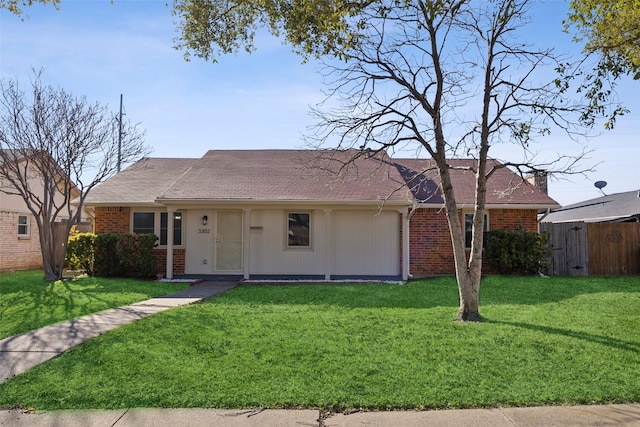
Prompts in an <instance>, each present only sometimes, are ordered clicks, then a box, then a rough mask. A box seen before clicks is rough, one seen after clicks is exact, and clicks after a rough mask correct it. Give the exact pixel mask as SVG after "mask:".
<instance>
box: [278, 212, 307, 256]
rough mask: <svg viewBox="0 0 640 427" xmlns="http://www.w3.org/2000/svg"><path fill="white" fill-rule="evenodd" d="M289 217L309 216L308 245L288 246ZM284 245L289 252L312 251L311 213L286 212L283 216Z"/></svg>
mask: <svg viewBox="0 0 640 427" xmlns="http://www.w3.org/2000/svg"><path fill="white" fill-rule="evenodd" d="M290 215H308V216H309V244H308V245H305V246H302V245H291V244H289V235H290V231H291V230H290V229H289V224H290V221H289V216H290ZM284 222H285V224H284V234H285V235H284V243H285V248H287V249H291V250H310V249H313V232H312V229H313V214H312V212H311V211H305V210H300V211H286V212H285V215H284Z"/></svg>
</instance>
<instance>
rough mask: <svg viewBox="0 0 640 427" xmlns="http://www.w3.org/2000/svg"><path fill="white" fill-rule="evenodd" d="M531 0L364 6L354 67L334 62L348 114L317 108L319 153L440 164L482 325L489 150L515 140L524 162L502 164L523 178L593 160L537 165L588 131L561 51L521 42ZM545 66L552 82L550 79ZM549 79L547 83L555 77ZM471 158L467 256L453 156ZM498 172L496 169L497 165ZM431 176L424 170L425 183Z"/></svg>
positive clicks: (330, 66) (467, 307) (465, 276)
mask: <svg viewBox="0 0 640 427" xmlns="http://www.w3.org/2000/svg"><path fill="white" fill-rule="evenodd" d="M528 3H529V2H528V1H516V0H500V1H492V2H469V1H466V0H461V1H451V2H423V1H417V2H411V4H410V5H408V6H404V7H397V6H386V5H381V6H379V7H376V8H366V9H364V10H363V11H361V12H360V15H359V18H360V19H362V20H363V21H364V22H367V25H366V30H364V31H363V32H361V33H360V38H359V40H360V44H359V45H358V47H357V48H356V49H349V50H347V54H346V55H345V56H346V57H347V59H346V61H345V62H344V63H343V62H340V61H337V62H336V61H334V62H329V63H327V64H326V66H325V68H324V70H325V73H326V78H327V80H328V81H327V83H328V85H329V87H330V88H331V89H330V91H329V98H330V100H331V101H337V104H338V105H339V107H338V108H333V109H331V110H329V111H326V110H323V109H317V110H315V112H316V114H317V116H318V117H319V118H320V127H319V132H318V134H317V135H315V136H314V137H313V138H314V139H315V143H316V144H320V145H321V144H323V143H329V144H334V145H335V140H336V139H337V140H338V141H339V143H338V148H341V149H342V148H345V149H348V148H355V147H357V148H359V149H361V150H362V149H369V150H370V152H377V151H381V150H384V151H387V150H396V149H398V148H400V147H404V146H416V145H417V146H418V147H420V148H421V149H423V150H424V151H426V152H427V153H428V154H429V155H430V156H431V157H432V158H433V160H434V163H435V165H436V167H437V170H438V174H439V177H440V181H441V183H442V184H441V185H442V188H441V190H442V194H443V198H444V204H445V210H446V214H447V218H448V223H449V229H450V234H451V241H452V245H453V252H454V260H455V271H456V278H457V281H458V285H459V286H458V287H459V296H460V307H459V311H458V316H457V319H458V320H463V321H479V320H480V312H479V306H478V302H479V288H480V279H481V274H482V253H483V251H482V247H483V246H482V240H483V229H484V220H485V215H484V213H485V205H486V193H487V180H489V179H490V177H491V175H492V174H493V173H494V172H495V170H496V169H495V166H491V167H489V166H488V162H487V160H488V159H489V158H490V157H489V150H490V148H491V147H492V146H494V145H497V144H500V143H508V142H511V143H516V144H519V145H520V146H521V147H522V149H523V157H522V158H521V159H512V160H511V161H509V160H503V161H502V162H501V164H500V165H499V166H497V167H499V168H502V167H512V168H514V169H516V170H517V171H519V173H520V174H521V175H523V176H524V175H527V174H532V173H536V172H543V171H544V172H551V173H560V172H562V173H575V172H578V170H577V169H576V165H577V161H578V160H579V159H580V158H581V157H582V156H583V155H584V154H585V153H584V152H580V153H578V154H577V155H575V156H567V155H563V154H560V155H557V156H556V157H555V161H544V160H537V155H536V153H534V152H532V151H531V148H530V147H531V146H530V144H531V143H532V141H533V139H534V138H535V137H536V136H540V135H545V134H548V133H550V132H551V131H552V130H554V131H556V130H563V131H566V132H568V133H569V134H570V135H573V136H575V135H578V134H581V133H582V131H583V129H582V127H581V126H580V123H579V121H580V117H581V116H582V115H584V113H585V111H586V106H585V105H582V104H580V103H576V102H572V101H571V99H569V98H568V97H566V91H565V89H566V87H563V85H562V84H559V82H557V81H556V79H555V78H553V70H554V68H557V67H558V66H560V63H561V62H560V60H559V59H558V58H557V57H556V56H555V54H554V53H553V50H552V49H542V50H541V49H535V48H533V47H531V46H530V45H528V44H526V43H521V42H518V41H517V38H516V37H517V36H516V30H518V29H519V28H520V27H522V26H523V25H524V24H525V23H526V21H527V16H528V7H529V4H528ZM545 68H546V69H547V70H548V71H549V70H550V71H551V74H552V77H551V78H550V77H546V79H545V78H542V79H541V77H544V74H543V73H544V70H545ZM547 75H548V74H547ZM416 143H417V144H416ZM456 157H472V158H474V159H475V160H476V162H475V167H473V168H471V169H470V170H471V171H472V172H473V173H474V175H475V188H476V191H475V195H476V198H475V207H474V219H473V231H472V242H471V251H470V252H469V254H468V255H467V253H466V251H465V243H464V230H463V228H462V224H461V220H460V212H459V206H458V204H457V203H456V195H455V191H454V188H453V185H452V181H451V175H450V171H451V170H452V169H454V168H456V167H457V166H454V165H452V163H451V162H450V159H453V158H456ZM490 164H491V165H493V163H490ZM427 172H428V171H422V173H424V174H426V173H427Z"/></svg>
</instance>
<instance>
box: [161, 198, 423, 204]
mask: <svg viewBox="0 0 640 427" xmlns="http://www.w3.org/2000/svg"><path fill="white" fill-rule="evenodd" d="M156 203H157V204H161V205H178V204H179V205H217V204H245V205H249V204H252V205H256V204H260V205H263V204H264V205H274V204H282V205H300V204H306V205H341V204H343V205H346V204H348V205H363V206H365V205H375V206H380V205H393V206H410V205H412V202H411V201H410V200H383V199H380V200H339V199H337V200H336V199H333V200H332V199H327V200H305V199H296V200H283V199H169V198H158V199H156Z"/></svg>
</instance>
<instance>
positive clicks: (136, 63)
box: [0, 0, 640, 205]
mask: <svg viewBox="0 0 640 427" xmlns="http://www.w3.org/2000/svg"><path fill="white" fill-rule="evenodd" d="M26 13H27V14H28V19H25V20H24V21H21V20H20V19H19V18H18V17H16V16H14V15H12V14H10V13H8V12H7V11H5V10H1V11H0V75H1V76H2V77H3V78H16V77H17V78H18V79H20V80H21V81H23V82H24V83H27V82H28V81H29V80H28V79H29V78H30V77H31V76H32V73H31V69H32V68H36V69H40V68H43V69H44V70H45V73H44V80H45V81H46V82H47V83H51V84H53V85H58V86H60V87H63V88H64V89H66V90H68V91H70V92H72V93H74V94H76V95H86V96H87V98H88V99H89V100H91V101H98V102H100V103H102V104H109V106H110V108H111V109H112V110H113V111H114V112H116V111H117V110H118V106H119V105H118V104H119V100H120V94H123V95H124V108H125V112H126V115H127V116H126V118H128V119H129V120H131V121H133V122H141V124H142V127H143V128H145V129H146V131H147V136H146V142H147V144H148V145H150V146H151V147H152V149H153V152H152V156H154V157H200V156H202V155H203V154H204V153H205V152H206V151H207V150H209V149H256V148H263V149H267V148H305V143H304V141H303V138H302V136H303V134H305V133H307V132H308V128H309V126H312V125H313V124H314V119H313V118H312V117H311V116H310V114H309V106H310V105H316V104H317V103H318V102H320V101H322V100H323V99H324V96H323V93H322V90H323V85H322V79H321V77H320V76H319V74H318V73H317V72H316V71H317V67H316V64H314V63H313V62H310V63H307V64H302V63H301V58H300V57H298V56H296V55H294V54H293V53H291V50H290V49H289V48H288V47H287V46H283V45H282V44H281V43H280V42H279V41H278V40H275V39H273V38H270V37H260V38H259V41H258V50H257V51H256V52H254V53H253V54H251V55H248V54H239V55H229V56H225V57H223V58H221V59H220V62H219V63H218V64H212V63H207V62H205V61H203V60H200V59H197V58H193V59H192V60H191V61H190V62H186V61H185V60H184V58H183V54H182V52H179V51H176V50H174V49H173V44H174V43H173V39H174V37H175V36H176V32H175V27H174V19H175V18H174V17H173V16H171V12H170V10H169V8H167V6H166V2H165V1H155V0H138V1H133V0H115V2H114V3H113V4H112V3H111V2H110V1H108V0H86V1H64V0H63V1H62V4H61V7H60V10H58V11H56V10H55V9H54V8H52V7H51V6H41V5H35V6H32V7H31V8H27V9H26ZM534 13H535V15H534V22H533V25H532V27H531V30H530V32H529V34H528V36H529V35H530V37H531V38H532V41H535V42H539V43H541V44H544V43H551V45H552V46H555V47H556V48H557V49H560V51H562V52H565V51H567V52H570V51H579V46H576V45H574V44H572V43H571V42H570V37H569V36H567V35H565V34H563V33H562V24H561V22H562V19H563V18H564V16H565V13H566V3H565V2H564V1H562V0H552V1H547V2H545V3H544V4H543V3H539V4H536V6H535V8H534ZM638 94H640V82H633V81H625V82H623V84H622V85H621V86H620V90H619V96H620V98H621V100H622V101H623V102H624V103H625V105H626V106H627V107H628V108H630V109H631V110H632V111H631V113H630V114H628V115H626V116H624V117H622V118H620V119H619V120H618V124H617V126H616V129H614V130H613V131H606V132H605V131H603V133H602V134H601V135H599V136H597V137H595V138H592V139H591V140H589V141H588V142H587V145H588V146H589V147H592V148H594V149H596V152H595V153H593V154H592V155H591V159H590V160H587V161H586V162H585V165H587V166H588V165H592V164H595V163H598V162H601V163H600V165H598V166H596V172H595V173H593V174H590V175H589V176H588V177H586V178H585V177H582V176H573V177H569V178H567V179H562V180H552V181H551V182H550V195H551V196H552V197H554V198H555V199H556V200H557V201H558V202H559V203H561V204H564V205H566V204H569V203H574V202H578V201H581V200H586V199H590V198H594V197H598V196H600V195H601V193H600V192H599V191H598V190H597V189H596V188H595V187H594V186H593V182H594V181H598V180H605V181H607V182H608V184H609V185H608V186H607V187H606V188H605V189H604V191H605V192H606V193H607V194H609V193H615V192H622V191H630V190H637V189H640V178H638V177H639V176H640V174H638V168H640V162H639V161H640V148H639V146H638V143H637V139H638V137H639V136H640V97H639V96H638ZM537 150H539V151H540V152H541V153H545V152H546V153H557V152H567V153H570V152H577V151H578V150H579V147H578V146H576V144H575V143H574V142H572V141H570V140H569V139H568V138H567V137H565V136H563V135H560V134H557V135H552V136H551V137H546V138H543V139H541V140H540V141H539V144H538V146H537ZM403 155H405V156H411V155H413V152H407V153H403ZM502 155H503V156H505V155H506V154H504V153H502ZM551 155H553V154H551ZM496 157H498V156H496Z"/></svg>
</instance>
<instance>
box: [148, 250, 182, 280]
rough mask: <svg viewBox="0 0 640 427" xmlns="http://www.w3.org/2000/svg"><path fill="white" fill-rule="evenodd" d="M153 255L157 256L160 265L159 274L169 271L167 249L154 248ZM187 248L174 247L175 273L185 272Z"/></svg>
mask: <svg viewBox="0 0 640 427" xmlns="http://www.w3.org/2000/svg"><path fill="white" fill-rule="evenodd" d="M153 256H155V258H156V262H157V266H158V274H163V275H164V274H166V272H167V249H165V248H160V249H154V250H153ZM184 259H185V250H184V249H176V248H174V249H173V274H184V263H185V261H184Z"/></svg>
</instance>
